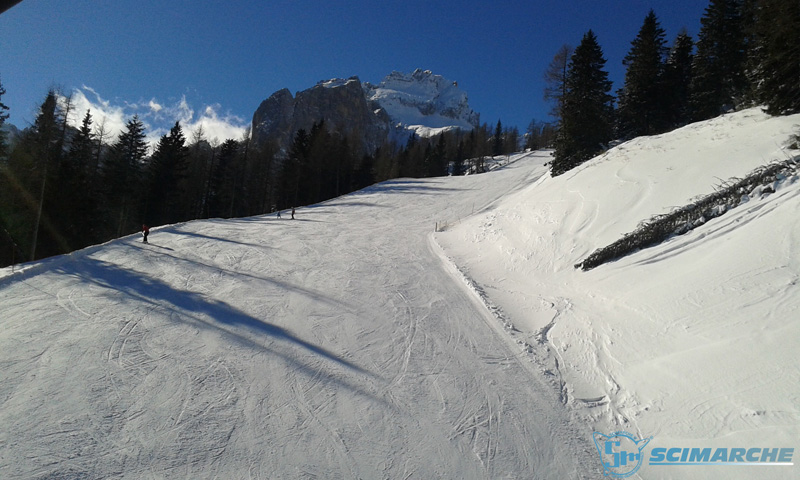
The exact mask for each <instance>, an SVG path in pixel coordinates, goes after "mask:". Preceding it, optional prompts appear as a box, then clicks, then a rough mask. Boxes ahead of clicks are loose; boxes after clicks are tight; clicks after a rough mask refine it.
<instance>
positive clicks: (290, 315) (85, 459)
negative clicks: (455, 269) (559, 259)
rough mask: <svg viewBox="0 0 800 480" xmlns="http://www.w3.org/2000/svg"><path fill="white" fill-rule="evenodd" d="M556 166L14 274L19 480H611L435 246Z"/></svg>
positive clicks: (6, 448) (358, 196) (157, 241)
mask: <svg viewBox="0 0 800 480" xmlns="http://www.w3.org/2000/svg"><path fill="white" fill-rule="evenodd" d="M547 159H548V157H547V156H546V154H531V155H527V156H525V157H524V158H521V159H520V160H519V161H517V162H516V163H513V164H511V165H509V166H508V167H506V168H504V169H501V170H498V171H496V172H493V173H491V174H487V175H481V176H473V177H462V178H450V179H428V180H408V179H405V180H396V181H392V182H387V183H384V184H380V185H376V186H374V187H371V188H368V189H366V190H363V191H360V192H357V193H355V194H352V195H349V196H346V197H342V198H339V199H335V200H332V201H329V202H326V203H323V204H320V205H316V206H312V207H308V208H301V209H298V210H297V215H296V216H297V219H296V220H290V219H288V218H287V216H286V215H284V218H283V219H277V218H275V217H274V216H264V217H254V218H247V219H240V220H226V221H222V220H209V221H195V222H190V223H187V224H181V225H174V226H168V227H163V228H156V229H153V230H152V231H151V234H150V238H149V240H150V244H149V245H144V244H142V243H141V239H140V237H138V236H130V237H127V238H122V239H119V240H116V241H112V242H110V243H108V244H105V245H102V246H98V247H92V248H88V249H85V250H83V251H80V252H76V253H73V254H71V255H67V256H62V257H57V258H53V259H49V260H46V261H43V262H39V263H36V264H29V265H26V266H25V270H24V271H22V272H21V273H20V272H19V271H17V272H16V273H14V274H11V272H10V270H9V269H6V270H4V271H3V272H4V274H5V277H4V278H0V366H1V367H2V368H0V425H2V428H0V478H136V479H139V478H170V479H174V478H192V479H196V478H226V479H235V478H248V479H249V478H328V479H329V478H333V479H335V478H341V479H353V478H402V479H405V478H424V479H432V478H487V479H488V478H594V477H595V476H596V475H597V474H598V472H600V471H601V467H600V465H599V464H598V463H597V462H596V460H595V458H594V453H593V452H592V448H593V446H592V444H591V436H590V432H589V431H588V430H587V428H586V427H585V426H579V425H577V424H576V423H575V422H574V418H573V415H572V413H571V411H570V409H568V408H566V407H565V406H564V404H563V403H562V401H561V398H560V396H559V394H560V392H559V390H558V389H557V388H554V384H553V383H552V382H550V381H549V379H548V377H547V376H543V375H542V374H541V373H540V370H539V369H538V368H536V366H535V365H534V364H533V363H532V362H531V361H530V358H528V357H527V356H526V355H525V354H524V353H523V352H522V351H521V349H520V348H519V347H518V346H517V345H516V344H515V343H513V341H511V340H510V338H509V337H508V336H507V335H505V333H503V332H502V330H501V329H500V328H499V323H498V322H497V321H496V319H494V318H493V317H491V316H490V315H489V314H488V312H487V311H486V310H485V309H484V308H483V306H482V305H481V304H479V303H478V302H477V301H476V297H475V296H474V295H473V294H472V292H470V291H469V290H468V289H467V288H465V285H464V284H463V282H461V281H458V280H457V279H454V277H453V275H452V271H451V266H450V265H449V264H448V263H447V261H446V260H445V259H444V256H443V254H442V251H441V249H440V247H439V246H437V245H436V244H435V242H433V241H432V239H431V238H432V233H433V230H434V226H435V225H436V223H437V222H439V221H443V220H449V219H457V218H462V217H466V216H468V215H470V214H471V213H473V212H478V211H480V210H481V209H483V208H485V207H487V206H489V205H491V204H492V203H493V202H496V201H497V200H498V199H500V198H502V197H503V196H504V195H507V194H508V193H510V192H514V191H519V190H521V189H523V188H525V187H527V186H529V185H531V184H532V183H534V182H535V181H536V180H537V179H538V178H539V177H541V176H542V175H544V174H545V172H546V167H544V166H543V163H544V162H545V161H547Z"/></svg>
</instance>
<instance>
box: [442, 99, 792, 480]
mask: <svg viewBox="0 0 800 480" xmlns="http://www.w3.org/2000/svg"><path fill="white" fill-rule="evenodd" d="M799 131H800V115H795V116H790V117H781V118H769V117H767V116H766V115H764V114H762V113H761V112H760V111H759V110H758V109H752V110H746V111H743V112H739V113H736V114H730V115H726V116H723V117H720V118H717V119H714V120H711V121H708V122H703V123H699V124H694V125H690V126H687V127H684V128H682V129H679V130H676V131H674V132H671V133H668V134H665V135H660V136H654V137H647V138H639V139H635V140H632V141H630V142H627V143H624V144H622V145H620V146H618V147H617V148H614V149H612V150H610V151H609V152H607V153H606V154H604V155H602V156H600V157H597V158H595V159H594V160H592V161H590V162H588V163H586V164H584V165H582V166H580V167H579V168H577V169H575V170H573V171H570V172H567V173H566V174H564V175H562V176H559V177H555V178H552V177H550V176H549V175H544V176H542V177H540V178H539V180H538V181H536V182H534V183H533V184H531V185H529V186H528V187H526V188H524V189H523V190H522V191H520V192H518V193H516V194H513V195H509V196H507V197H505V198H503V199H501V200H500V201H499V202H498V203H497V204H496V205H494V206H493V208H491V209H489V210H486V211H485V212H482V213H480V214H478V215H475V216H472V217H470V218H468V219H465V220H462V221H461V222H459V223H458V224H457V225H454V226H452V227H450V228H448V229H447V230H446V231H445V232H442V233H437V234H436V236H435V238H436V241H437V242H439V244H441V245H442V247H443V248H444V250H445V251H446V252H447V255H448V256H449V257H450V259H451V261H452V262H453V264H454V265H456V266H457V268H458V271H459V272H460V274H461V275H462V277H463V279H464V281H465V282H466V283H467V284H468V285H470V286H471V287H472V289H473V291H474V292H476V294H477V295H478V296H479V297H480V298H482V299H483V301H484V303H485V304H486V305H488V306H489V307H490V308H491V310H492V312H494V315H495V317H496V318H498V320H499V321H501V323H503V324H504V325H505V326H506V327H505V328H506V331H507V332H508V335H509V336H511V338H514V339H515V340H516V342H517V343H518V344H519V345H521V347H522V348H524V349H526V350H528V351H530V352H531V354H530V356H531V357H532V358H534V363H536V364H537V365H538V366H539V367H540V368H542V369H543V370H544V371H545V372H547V374H552V375H553V376H554V377H556V378H557V379H558V382H559V383H560V384H561V385H563V388H562V390H563V392H564V394H563V396H564V398H565V400H566V403H567V405H569V406H570V407H572V408H573V409H574V411H575V412H576V413H577V414H578V415H580V417H581V418H582V419H583V420H584V421H585V422H586V428H588V429H590V430H591V429H594V430H596V431H598V432H601V433H605V434H611V433H612V432H616V431H626V432H629V433H631V434H632V435H635V436H636V437H637V438H649V437H652V440H651V441H650V442H649V444H648V445H647V448H646V450H645V452H646V454H647V455H648V458H649V455H650V453H649V452H650V451H651V450H652V451H654V449H656V448H673V447H679V448H690V447H691V448H706V447H710V448H712V449H717V448H729V449H731V450H732V449H734V448H746V449H749V448H755V447H762V448H776V447H781V448H795V449H796V450H798V449H800V444H798V439H800V363H799V362H798V352H800V316H799V315H798V312H800V285H798V278H800V221H798V219H799V218H800V217H798V212H800V182H798V181H797V180H798V178H797V176H791V177H789V178H786V179H784V180H783V181H781V182H776V184H775V185H774V186H773V187H774V190H775V193H772V194H768V195H763V194H761V192H762V191H763V190H764V189H761V188H757V189H756V191H754V192H752V195H744V196H743V202H742V204H741V205H740V206H738V207H737V208H734V209H732V210H730V211H729V212H727V213H726V214H725V215H722V216H720V217H718V218H714V219H712V220H709V221H708V222H707V223H705V224H703V225H701V226H699V227H698V228H696V229H695V230H692V231H691V232H689V233H687V234H685V235H681V236H674V237H672V238H670V239H669V240H667V241H666V242H664V243H662V244H660V245H657V246H654V247H651V248H646V249H644V250H640V251H638V252H636V253H634V254H632V255H629V256H626V257H624V258H622V259H619V260H617V261H614V262H611V263H608V264H605V265H601V266H599V267H597V268H596V269H594V270H591V271H589V272H582V271H580V270H577V269H575V268H574V267H573V266H574V265H575V264H577V263H579V262H580V261H582V260H583V259H585V258H586V256H587V255H588V254H589V253H591V252H592V251H593V250H595V249H596V248H599V247H603V246H606V245H608V244H610V243H612V242H613V241H615V240H617V239H618V238H620V237H621V236H622V235H623V234H625V233H628V232H630V231H632V230H634V229H635V228H636V226H637V224H638V223H639V222H641V221H643V220H646V219H648V218H650V217H651V216H653V215H656V214H663V213H667V212H669V211H670V210H671V209H673V208H675V207H680V206H682V205H685V204H688V203H689V202H690V200H691V199H693V198H695V197H697V196H700V195H703V194H707V193H711V192H713V191H714V190H715V188H716V187H717V186H719V185H720V184H721V183H722V182H723V181H727V180H728V179H730V178H733V177H739V178H742V177H744V176H745V175H746V174H747V173H749V172H750V171H752V170H753V169H755V168H757V167H758V166H760V165H764V164H767V163H770V162H771V161H774V160H786V158H787V156H789V155H792V152H789V151H787V150H786V149H785V148H784V147H785V145H786V144H787V141H788V140H789V138H790V136H791V135H792V134H796V133H798V132H799ZM793 154H794V155H796V154H798V152H797V151H794V153H793ZM766 190H767V191H769V190H770V189H766ZM796 456H797V454H796V453H795V457H796ZM684 460H685V459H684ZM598 462H599V460H598ZM795 463H797V462H796V461H795ZM755 477H757V478H762V479H763V478H800V466H798V465H795V466H767V467H763V468H759V467H756V466H747V467H738V466H720V465H716V466H697V465H692V466H653V465H648V464H647V462H645V464H644V465H643V466H642V467H641V469H640V470H639V471H638V472H637V473H636V474H635V476H634V477H633V478H648V479H649V478H755Z"/></svg>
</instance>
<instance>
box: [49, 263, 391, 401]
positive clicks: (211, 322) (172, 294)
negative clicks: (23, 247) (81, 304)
mask: <svg viewBox="0 0 800 480" xmlns="http://www.w3.org/2000/svg"><path fill="white" fill-rule="evenodd" d="M54 270H55V271H58V272H60V273H63V274H66V275H71V276H74V277H78V278H80V279H81V280H83V281H84V282H86V283H91V284H95V285H98V286H100V287H103V288H107V289H110V290H113V291H114V292H119V293H122V294H124V295H127V296H129V297H131V298H132V299H134V300H137V301H140V302H144V303H147V304H151V305H153V306H158V307H162V308H174V309H175V310H177V311H178V313H181V314H182V315H179V317H180V318H186V317H187V316H188V317H189V318H191V319H193V320H194V321H195V322H194V323H196V324H198V325H200V326H204V327H207V328H213V329H215V330H217V331H218V332H220V333H223V334H225V335H227V336H231V337H233V338H235V339H236V340H238V341H240V342H241V343H243V344H245V345H246V346H249V347H252V348H257V349H266V350H269V351H271V352H273V353H275V354H277V355H279V356H281V357H282V358H284V359H285V360H286V361H288V362H290V363H292V364H294V365H296V366H297V367H298V368H299V369H300V370H302V371H304V372H305V373H307V374H308V375H312V376H313V375H316V374H318V368H315V367H312V366H311V365H304V364H303V363H301V362H300V360H299V359H298V357H297V356H296V355H292V353H291V351H286V352H284V351H279V350H277V349H275V348H270V347H268V346H265V345H263V344H260V343H259V342H256V341H255V340H254V339H253V338H251V337H249V336H248V335H246V334H245V333H244V332H242V331H241V330H239V329H241V328H243V329H245V330H249V331H252V332H257V333H261V334H265V335H268V336H270V337H272V338H274V339H276V340H278V341H281V342H284V343H287V344H289V345H290V346H294V347H299V348H300V349H301V350H305V351H306V352H310V353H313V354H314V355H317V356H319V357H322V358H323V359H326V360H328V361H331V362H333V363H335V364H338V365H340V366H342V367H345V368H347V369H349V370H351V371H353V372H357V373H361V374H364V375H367V376H369V377H372V378H378V377H376V376H375V375H374V374H373V373H372V372H369V371H367V370H365V369H363V368H361V367H359V366H358V365H355V364H353V363H351V362H349V361H347V360H345V359H343V358H341V357H339V356H337V355H335V354H334V353H332V352H330V351H328V350H326V349H324V348H322V347H320V346H318V345H314V344H312V343H310V342H307V341H306V340H303V339H301V338H299V337H297V336H295V335H293V334H292V333H291V332H289V331H288V330H286V329H284V328H281V327H278V326H276V325H272V324H270V323H268V322H265V321H263V320H260V319H258V318H255V317H252V316H250V315H247V314H246V313H244V312H242V311H241V310H238V309H236V308H234V307H232V306H230V305H229V304H227V303H225V302H223V301H220V300H215V299H211V298H207V297H205V296H203V295H200V294H198V293H194V292H187V291H183V290H178V289H176V288H174V287H172V286H170V285H168V284H166V283H164V282H162V281H161V280H158V279H157V278H153V277H149V276H146V275H141V274H139V273H137V272H133V271H130V270H126V269H124V268H122V267H120V266H118V265H114V264H111V263H108V262H104V261H101V260H97V259H92V258H82V259H81V261H76V262H65V263H64V264H61V265H59V266H58V267H56V268H55V269H54ZM237 330H238V331H237ZM338 381H339V382H340V383H341V384H342V385H344V386H347V387H349V388H351V389H354V390H358V391H361V393H363V394H366V395H369V396H374V395H372V394H370V393H369V392H366V391H365V390H364V389H363V388H361V387H359V386H357V385H354V384H352V383H350V382H348V381H346V380H344V379H342V378H339V379H338Z"/></svg>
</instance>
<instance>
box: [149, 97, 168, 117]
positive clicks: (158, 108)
mask: <svg viewBox="0 0 800 480" xmlns="http://www.w3.org/2000/svg"><path fill="white" fill-rule="evenodd" d="M147 106H148V107H150V111H151V112H153V113H158V112H160V111H161V110H162V109H163V108H164V107H163V106H161V104H159V103H158V102H156V99H155V98H153V99H151V100H150V102H148V104H147Z"/></svg>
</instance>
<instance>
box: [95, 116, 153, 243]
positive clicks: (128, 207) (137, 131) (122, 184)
mask: <svg viewBox="0 0 800 480" xmlns="http://www.w3.org/2000/svg"><path fill="white" fill-rule="evenodd" d="M146 155H147V143H146V142H145V133H144V124H143V123H142V121H141V120H139V116H138V115H134V116H133V118H132V119H131V120H129V121H128V123H127V125H126V126H125V131H123V132H122V133H121V134H120V136H119V138H118V139H117V141H116V142H115V143H114V145H112V147H111V152H110V154H109V158H108V160H107V162H106V164H105V171H104V172H103V173H104V185H105V187H106V192H105V193H106V197H107V199H108V201H107V204H106V208H108V211H107V214H108V215H109V216H110V218H109V224H110V225H114V226H115V227H116V228H115V229H114V231H112V232H109V234H111V235H116V236H117V237H119V236H122V235H123V234H124V233H131V232H134V231H137V230H138V229H139V228H140V226H141V223H143V222H144V219H143V218H141V201H142V198H143V195H144V192H143V188H144V184H143V177H142V171H143V166H144V160H145V157H146Z"/></svg>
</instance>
